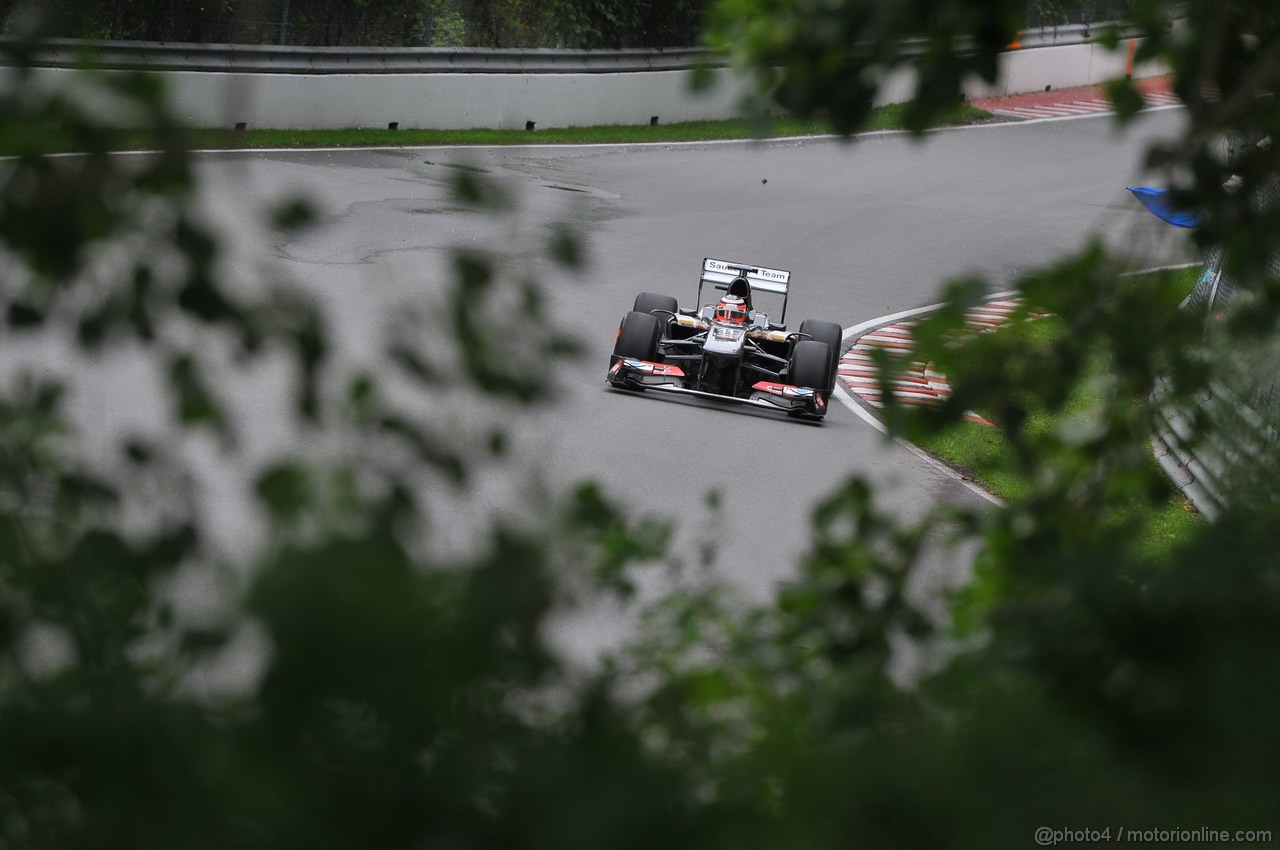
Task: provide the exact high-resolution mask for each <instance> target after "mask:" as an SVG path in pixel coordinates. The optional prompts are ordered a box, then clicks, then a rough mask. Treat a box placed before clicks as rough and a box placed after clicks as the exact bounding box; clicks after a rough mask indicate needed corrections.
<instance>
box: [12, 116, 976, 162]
mask: <svg viewBox="0 0 1280 850" xmlns="http://www.w3.org/2000/svg"><path fill="white" fill-rule="evenodd" d="M902 112H903V108H902V107H901V106H899V105H893V106H886V107H881V108H879V109H876V110H875V111H874V112H873V113H872V115H871V117H870V119H869V121H868V123H867V126H866V127H864V128H863V130H862V131H863V132H865V131H873V130H897V129H902V127H903V122H902ZM991 117H992V116H991V114H990V113H989V112H984V111H983V110H981V109H976V108H974V107H972V106H969V105H967V104H964V105H962V106H960V107H958V108H957V109H956V111H955V112H954V113H952V114H951V115H948V116H947V118H946V120H944V121H942V122H939V126H955V125H961V124H973V123H981V122H983V121H986V120H989V119H990V118H991ZM28 129H29V130H30V134H29V135H26V134H24V135H26V137H25V138H23V139H12V138H6V139H0V156H13V155H18V154H22V153H30V152H40V153H72V152H76V151H81V150H83V149H84V148H83V146H82V144H80V145H79V146H78V143H77V140H73V139H71V138H68V137H67V136H66V135H65V134H63V133H61V132H59V130H58V129H57V128H47V129H46V130H45V131H43V132H41V131H40V130H38V129H36V128H28ZM830 132H831V130H830V128H829V127H828V125H827V124H826V122H825V121H822V120H814V121H801V120H799V119H794V118H777V119H773V120H772V121H771V122H769V123H767V124H761V123H759V122H753V121H747V120H732V121H690V122H686V123H681V124H661V123H659V124H656V125H652V126H651V125H648V124H644V125H623V124H615V125H611V126H605V127H550V128H546V129H543V128H540V127H539V128H537V129H535V130H532V131H527V130H415V129H400V130H389V129H382V128H353V129H347V130H258V129H250V130H190V131H188V132H187V133H185V134H184V135H183V138H182V141H183V142H184V143H185V145H186V146H187V147H189V148H191V149H194V150H218V149H221V150H225V149H242V148H345V147H432V146H437V145H530V144H579V145H589V144H639V143H644V142H694V141H713V140H724V139H727V140H733V139H744V140H745V139H779V138H792V137H798V136H813V135H823V134H826V133H830ZM104 144H105V146H106V149H108V150H117V151H126V150H145V149H148V148H150V147H152V146H154V144H155V139H154V137H152V136H149V135H147V134H145V133H142V132H138V131H130V130H120V131H117V132H113V133H110V134H108V135H107V136H106V138H105V140H104Z"/></svg>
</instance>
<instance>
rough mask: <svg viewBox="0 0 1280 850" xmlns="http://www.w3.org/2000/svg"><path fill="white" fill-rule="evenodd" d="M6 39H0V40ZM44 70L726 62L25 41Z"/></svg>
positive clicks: (437, 69) (704, 56)
mask: <svg viewBox="0 0 1280 850" xmlns="http://www.w3.org/2000/svg"><path fill="white" fill-rule="evenodd" d="M4 42H10V43H13V41H12V40H11V39H0V43H4ZM26 55H27V57H28V58H29V61H31V62H32V63H33V64H35V65H36V66H38V67H46V68H79V67H86V66H87V67H93V68H104V69H109V70H147V71H213V72H222V73H228V72H230V73H258V74H320V75H322V74H620V73H636V72H643V71H684V70H688V69H690V68H694V67H697V66H699V65H713V66H714V65H725V64H727V63H728V59H727V58H726V57H724V56H721V55H718V54H714V53H711V52H710V51H707V50H704V49H702V48H696V47H677V48H669V49H665V50H642V49H637V50H561V49H554V48H542V49H529V50H491V49H486V48H479V47H277V46H273V45H259V44H179V43H167V42H148V41H82V40H78V39H48V40H44V41H40V42H38V43H36V44H35V45H27V50H26Z"/></svg>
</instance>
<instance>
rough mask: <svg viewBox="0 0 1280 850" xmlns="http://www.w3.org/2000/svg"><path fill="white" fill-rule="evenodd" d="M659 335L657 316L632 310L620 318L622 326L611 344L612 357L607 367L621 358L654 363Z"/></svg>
mask: <svg viewBox="0 0 1280 850" xmlns="http://www.w3.org/2000/svg"><path fill="white" fill-rule="evenodd" d="M661 334H662V322H660V321H659V320H658V317H657V316H653V315H650V314H649V313H638V312H636V311H635V310H632V311H631V312H630V313H628V314H627V315H625V316H623V317H622V324H621V325H619V326H618V338H617V340H616V341H615V342H614V344H613V357H612V358H610V360H609V365H610V366H612V365H613V364H614V363H616V362H617V361H618V360H619V359H620V358H623V357H630V358H632V359H634V360H648V361H649V362H651V363H652V362H656V361H657V359H658V339H659V338H660V337H661Z"/></svg>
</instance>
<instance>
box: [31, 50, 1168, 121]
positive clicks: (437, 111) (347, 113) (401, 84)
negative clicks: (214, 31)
mask: <svg viewBox="0 0 1280 850" xmlns="http://www.w3.org/2000/svg"><path fill="white" fill-rule="evenodd" d="M1126 58H1127V54H1126V52H1125V51H1123V50H1122V51H1119V52H1116V53H1109V52H1107V51H1105V50H1103V49H1102V48H1101V47H1100V46H1098V45H1095V44H1082V45H1071V46H1062V47H1043V48H1038V49H1034V50H1016V51H1011V52H1009V53H1007V54H1005V55H1004V57H1003V60H1002V75H1001V80H1000V82H999V84H998V85H996V86H988V85H985V84H983V83H981V82H980V81H974V82H973V83H971V84H969V85H966V87H965V91H966V94H967V95H968V96H969V97H982V96H991V95H998V94H1015V93H1020V92H1030V91H1044V89H1045V87H1046V86H1052V87H1053V88H1070V87H1072V86H1081V85H1088V84H1093V83H1099V82H1105V81H1107V80H1110V79H1115V78H1116V77H1120V76H1123V74H1124V72H1125V62H1126ZM74 73H75V72H73V71H66V70H61V69H43V70H41V71H39V72H38V81H39V83H40V84H42V85H50V86H57V87H62V86H66V85H67V84H68V83H69V82H70V80H71V75H73V74H74ZM1157 73H1161V69H1159V68H1155V67H1150V66H1148V67H1143V68H1136V69H1135V76H1150V75H1152V74H1157ZM713 74H714V76H715V77H716V79H717V83H718V84H717V85H716V86H715V87H713V89H712V90H711V91H710V92H709V93H699V94H694V93H692V92H690V90H689V85H688V83H689V74H688V73H687V72H684V71H655V72H642V73H629V74H339V75H322V76H310V75H304V74H234V73H216V72H190V71H180V72H168V73H164V74H163V76H164V77H165V78H166V82H167V83H168V86H169V91H170V97H171V100H172V103H173V106H174V109H175V111H176V113H177V114H178V116H179V117H181V118H182V119H183V120H185V121H186V122H188V123H189V124H191V125H192V126H196V127H233V126H235V125H236V124H237V123H241V122H243V123H244V124H246V125H247V126H248V127H251V128H277V129H321V128H344V127H386V126H387V125H388V124H389V123H391V122H393V121H394V122H398V123H399V125H400V127H401V129H411V128H426V129H470V128H477V127H481V128H494V129H524V127H525V122H527V121H533V122H535V123H536V125H537V127H539V128H544V129H545V128H548V127H568V126H591V125H602V124H647V123H649V120H650V119H651V118H652V117H653V116H658V119H659V121H660V122H661V123H663V124H672V123H676V122H679V121H694V120H702V119H720V118H730V117H734V116H735V115H738V114H739V111H740V104H741V103H742V100H743V97H744V95H745V94H746V93H747V92H748V91H749V89H750V86H749V84H748V83H747V82H746V81H745V80H742V79H740V78H737V77H735V76H734V75H733V73H732V72H731V71H729V70H728V69H719V70H716V71H714V72H713ZM913 87H914V82H913V74H912V73H911V72H910V71H897V72H894V73H893V74H891V75H889V76H888V77H887V78H886V79H885V80H884V81H883V87H882V90H881V95H880V98H879V103H880V104H886V103H896V102H901V101H903V100H907V99H909V98H910V97H911V94H912V90H913ZM123 123H127V121H125V122H123Z"/></svg>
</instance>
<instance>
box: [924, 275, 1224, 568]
mask: <svg viewBox="0 0 1280 850" xmlns="http://www.w3.org/2000/svg"><path fill="white" fill-rule="evenodd" d="M1158 274H1170V275H1171V276H1172V278H1173V281H1172V282H1171V284H1170V285H1176V286H1179V287H1181V288H1183V289H1185V291H1187V292H1190V291H1191V288H1192V287H1193V286H1194V285H1195V283H1196V280H1197V279H1198V277H1199V274H1200V268H1199V267H1198V266H1197V267H1193V268H1189V269H1182V270H1179V271H1176V272H1172V273H1170V272H1160V273H1158ZM998 332H999V333H1011V334H1018V335H1021V336H1022V337H1023V338H1025V339H1027V340H1028V341H1029V342H1032V343H1045V344H1047V343H1051V342H1052V341H1053V339H1054V338H1055V337H1056V335H1057V334H1059V333H1061V332H1062V326H1061V324H1060V323H1058V322H1056V321H1054V319H1053V318H1052V317H1049V318H1046V319H1040V320H1036V321H1032V322H1028V323H1025V324H1022V325H1018V326H1011V327H1007V328H1002V329H1001V330H1000V331H998ZM1082 383H1083V384H1084V387H1085V388H1084V389H1081V390H1079V391H1078V392H1077V394H1076V396H1074V397H1073V398H1072V399H1071V400H1070V401H1069V402H1068V404H1067V405H1066V406H1065V407H1064V409H1063V410H1062V411H1061V412H1060V413H1059V414H1057V415H1049V414H1046V413H1036V414H1033V415H1032V417H1031V419H1030V420H1029V422H1028V425H1027V427H1028V428H1029V429H1031V430H1032V431H1033V432H1036V433H1042V434H1048V433H1050V432H1052V431H1053V430H1054V429H1056V428H1057V427H1058V426H1059V425H1060V424H1061V423H1062V422H1063V421H1064V420H1066V419H1068V418H1069V417H1071V416H1072V415H1073V414H1078V413H1080V412H1082V411H1086V410H1090V409H1094V407H1095V406H1096V402H1097V399H1096V397H1093V396H1091V395H1090V393H1089V391H1088V386H1089V382H1082ZM978 413H983V411H978ZM920 447H921V448H922V449H924V450H925V451H927V452H929V453H930V454H932V455H933V456H934V457H936V458H938V459H939V460H941V461H943V462H944V463H946V464H948V465H949V466H951V467H952V468H953V469H956V470H957V471H958V472H960V473H961V474H962V475H964V476H965V477H967V478H970V479H972V480H974V481H977V482H978V483H980V484H982V485H983V486H984V487H986V488H987V489H988V490H989V491H990V492H991V493H993V494H995V495H996V496H999V497H1000V498H1001V499H1005V500H1011V499H1017V498H1019V497H1021V496H1024V495H1026V494H1027V493H1028V492H1029V490H1030V486H1029V484H1028V482H1027V481H1026V480H1025V479H1024V478H1023V477H1021V475H1020V474H1019V473H1018V472H1017V471H1016V470H1017V467H1016V465H1015V463H1014V456H1013V451H1012V449H1011V448H1010V446H1009V443H1008V441H1007V440H1006V439H1005V437H1004V435H1003V434H1002V433H1001V432H1000V430H999V428H998V427H997V428H991V427H988V426H985V425H980V424H976V423H972V422H961V423H958V424H956V425H955V426H953V427H952V428H950V429H948V430H947V431H945V432H944V433H942V434H939V435H936V436H934V437H932V438H930V439H928V440H925V441H922V442H921V443H920ZM1149 462H1150V463H1151V465H1152V468H1153V469H1154V468H1155V466H1156V461H1155V457H1154V456H1152V457H1150V459H1149ZM1161 474H1162V473H1161ZM1169 489H1170V492H1169V495H1168V497H1167V498H1166V499H1165V500H1164V501H1162V502H1160V503H1158V504H1141V505H1135V506H1134V508H1133V510H1134V512H1135V517H1136V518H1137V519H1138V521H1139V522H1140V523H1141V524H1142V526H1143V528H1144V533H1143V546H1144V547H1145V550H1146V552H1147V554H1149V555H1152V556H1157V557H1158V556H1159V554H1160V553H1161V552H1162V551H1163V550H1164V549H1165V548H1167V547H1170V546H1173V545H1175V544H1176V543H1177V542H1178V541H1179V540H1182V539H1184V537H1185V536H1187V535H1190V534H1191V533H1192V532H1193V531H1194V530H1195V528H1196V527H1197V526H1199V525H1200V524H1201V523H1203V522H1204V518H1203V517H1202V516H1201V515H1200V513H1199V512H1197V511H1196V510H1195V508H1194V507H1192V505H1191V503H1190V502H1189V501H1187V499H1186V497H1184V496H1183V495H1182V494H1181V493H1180V492H1178V491H1177V490H1176V489H1174V488H1173V487H1172V485H1170V488H1169Z"/></svg>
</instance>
